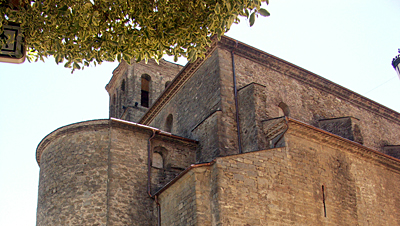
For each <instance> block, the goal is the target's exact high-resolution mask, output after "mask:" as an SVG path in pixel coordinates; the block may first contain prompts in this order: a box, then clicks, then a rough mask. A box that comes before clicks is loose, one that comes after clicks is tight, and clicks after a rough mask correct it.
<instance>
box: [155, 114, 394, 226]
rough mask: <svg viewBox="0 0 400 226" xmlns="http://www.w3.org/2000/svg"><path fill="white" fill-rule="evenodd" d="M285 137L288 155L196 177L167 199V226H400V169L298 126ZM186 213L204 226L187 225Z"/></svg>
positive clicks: (240, 158) (247, 156)
mask: <svg viewBox="0 0 400 226" xmlns="http://www.w3.org/2000/svg"><path fill="white" fill-rule="evenodd" d="M285 136H286V141H287V142H286V144H287V146H286V147H283V148H275V149H269V150H262V151H257V152H249V153H244V154H241V155H232V156H226V157H218V158H217V159H216V163H215V164H214V165H212V166H201V167H199V168H194V169H192V170H191V171H189V172H188V173H187V174H185V175H184V176H183V177H181V178H180V179H179V180H178V181H177V182H175V183H174V184H173V185H172V186H171V187H170V188H168V189H167V190H165V192H163V193H162V194H161V195H160V196H159V197H160V204H161V206H162V210H164V212H163V217H162V219H163V223H162V225H398V224H399V223H400V222H399V221H400V220H399V219H400V209H399V203H400V198H399V197H398V195H396V194H397V193H396V189H397V188H398V186H400V174H399V173H398V172H399V171H398V170H399V169H400V161H395V160H393V159H389V158H386V157H385V156H383V155H382V154H380V153H378V152H376V151H373V150H371V149H368V148H365V147H363V146H361V145H357V144H356V143H352V142H350V141H348V140H346V139H339V138H337V137H332V136H331V135H330V134H329V133H323V132H321V131H320V130H318V129H317V128H312V127H310V126H306V125H304V124H302V123H298V122H296V121H293V120H290V121H289V130H288V131H287V133H286V135H285ZM199 169H203V170H202V171H199ZM194 197H196V199H197V200H198V201H197V202H195V204H194V202H193V199H194ZM207 199H208V200H207ZM181 203H184V204H181ZM188 203H190V205H189V206H186V207H187V211H186V212H185V211H183V210H182V209H180V206H181V207H183V206H185V205H188ZM169 210H171V211H169ZM203 210H204V211H203ZM183 213H184V214H183ZM186 213H188V214H189V213H190V214H191V216H192V217H193V218H194V219H196V220H197V221H195V222H194V223H192V222H188V223H187V224H180V223H179V220H177V219H184V220H185V222H187V221H186V219H187V218H188V216H187V215H186ZM200 215H201V216H204V219H205V221H199V220H198V219H199V216H200ZM209 219H211V224H210V223H209V221H207V220H209ZM205 222H207V223H205Z"/></svg>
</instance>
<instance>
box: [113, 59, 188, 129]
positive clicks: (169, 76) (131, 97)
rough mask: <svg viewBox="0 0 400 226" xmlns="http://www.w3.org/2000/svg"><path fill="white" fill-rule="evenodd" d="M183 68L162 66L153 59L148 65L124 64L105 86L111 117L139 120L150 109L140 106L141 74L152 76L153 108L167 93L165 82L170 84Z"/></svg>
mask: <svg viewBox="0 0 400 226" xmlns="http://www.w3.org/2000/svg"><path fill="white" fill-rule="evenodd" d="M181 69H182V66H180V65H178V64H174V63H171V62H168V61H165V60H160V62H159V64H157V63H156V62H155V61H154V60H149V61H148V63H147V64H146V63H145V62H144V61H141V62H139V63H136V62H132V64H131V65H129V64H127V63H126V62H124V61H122V62H121V63H120V65H119V66H118V67H117V68H116V69H115V70H114V72H113V77H112V78H111V80H110V82H109V84H108V85H107V86H106V89H107V91H108V93H109V95H110V103H109V106H110V117H114V118H121V119H124V120H128V121H134V122H137V121H139V119H140V118H141V117H142V115H143V114H144V113H145V112H146V111H147V109H148V108H147V107H143V106H141V102H140V100H141V77H142V75H149V76H150V78H151V81H150V93H149V98H150V101H149V104H150V106H151V105H152V104H153V103H154V101H155V100H156V99H157V98H158V97H159V96H160V94H161V93H162V92H163V91H164V90H165V87H166V83H167V82H171V81H172V80H173V79H174V77H175V76H176V74H178V72H179V71H180V70H181ZM123 80H125V87H124V90H123V88H122V83H123ZM114 96H115V102H114V100H113V98H114ZM136 103H137V105H136ZM124 106H125V108H124Z"/></svg>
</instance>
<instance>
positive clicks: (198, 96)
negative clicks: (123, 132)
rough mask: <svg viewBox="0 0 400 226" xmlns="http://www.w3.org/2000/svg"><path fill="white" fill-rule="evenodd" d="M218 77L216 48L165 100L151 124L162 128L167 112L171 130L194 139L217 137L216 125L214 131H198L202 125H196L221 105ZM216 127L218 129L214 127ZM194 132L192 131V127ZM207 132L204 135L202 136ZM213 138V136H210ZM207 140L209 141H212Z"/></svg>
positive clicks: (215, 142)
mask: <svg viewBox="0 0 400 226" xmlns="http://www.w3.org/2000/svg"><path fill="white" fill-rule="evenodd" d="M220 87H221V84H220V78H219V66H218V51H215V52H214V53H213V54H212V55H211V56H210V58H208V59H207V60H206V62H205V63H204V64H203V65H202V66H201V67H200V68H199V70H197V71H196V72H195V74H194V75H193V77H192V78H191V79H190V80H189V81H188V82H187V83H186V84H185V85H184V86H183V87H182V88H181V89H180V90H179V91H178V93H177V94H176V95H175V96H174V97H173V98H172V99H171V100H170V101H169V102H168V104H167V105H166V106H165V107H164V108H163V109H162V110H161V112H160V113H159V114H158V115H157V116H156V118H155V119H154V120H153V121H152V122H151V124H150V125H151V126H153V127H156V128H161V129H164V126H165V121H166V119H167V117H168V115H170V114H171V115H172V116H173V127H172V131H171V132H172V133H173V134H177V135H179V136H183V137H188V138H192V139H195V140H206V139H208V138H209V137H212V136H213V137H218V136H217V134H218V133H219V128H220V127H218V126H216V127H214V128H213V129H214V130H208V129H209V127H207V128H204V129H206V131H203V132H200V131H199V130H200V129H201V128H203V127H202V126H199V125H200V124H202V123H203V122H204V121H207V120H208V117H212V114H213V113H214V112H215V111H216V110H219V109H220V108H221V95H220V92H221V91H220ZM217 128H218V130H216V129H217ZM194 129H195V130H196V131H197V132H196V133H192V131H193V130H194ZM205 133H207V135H206V137H201V136H202V135H204V134H205ZM211 140H214V139H211ZM211 140H210V141H211ZM218 145H219V143H218V142H217V140H214V143H208V144H207V147H217V146H218Z"/></svg>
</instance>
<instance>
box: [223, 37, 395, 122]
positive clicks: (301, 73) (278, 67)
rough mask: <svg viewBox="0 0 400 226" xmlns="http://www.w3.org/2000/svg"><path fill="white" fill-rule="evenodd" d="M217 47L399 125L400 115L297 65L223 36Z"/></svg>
mask: <svg viewBox="0 0 400 226" xmlns="http://www.w3.org/2000/svg"><path fill="white" fill-rule="evenodd" d="M218 47H220V48H223V49H226V50H228V51H234V53H235V54H236V55H239V56H241V57H244V58H246V59H249V60H252V61H255V62H257V63H260V64H262V65H264V66H266V67H268V68H270V69H272V70H275V71H277V72H280V73H283V74H284V75H286V76H288V77H290V78H293V79H295V80H298V81H300V82H302V83H305V84H307V85H309V86H312V87H314V88H317V89H319V90H321V91H323V92H327V93H330V94H332V95H334V96H336V97H338V98H340V99H342V100H344V101H348V102H350V103H352V104H354V105H356V106H358V107H361V108H363V109H366V110H368V111H371V112H373V113H375V114H377V115H380V116H382V117H384V118H386V119H388V120H390V121H392V122H395V123H397V124H400V113H399V112H396V111H394V110H392V109H390V108H388V107H386V106H383V105H381V104H379V103H377V102H375V101H373V100H370V99H368V98H366V97H364V96H361V95H360V94H358V93H356V92H353V91H351V90H349V89H347V88H345V87H343V86H340V85H338V84H336V83H333V82H331V81H329V80H328V79H325V78H323V77H321V76H319V75H317V74H315V73H312V72H310V71H308V70H306V69H303V68H301V67H299V66H297V65H294V64H292V63H289V62H287V61H285V60H282V59H280V58H278V57H276V56H273V55H271V54H268V53H266V52H263V51H261V50H259V49H257V48H254V47H252V46H250V45H247V44H245V43H242V42H239V41H237V40H235V39H232V38H229V37H226V36H223V37H222V38H221V41H220V42H219V43H218Z"/></svg>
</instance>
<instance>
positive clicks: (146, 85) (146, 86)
mask: <svg viewBox="0 0 400 226" xmlns="http://www.w3.org/2000/svg"><path fill="white" fill-rule="evenodd" d="M150 81H151V77H150V76H149V75H146V74H144V75H142V81H141V82H142V83H141V99H140V105H142V106H143V107H146V108H148V107H149V105H150Z"/></svg>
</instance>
